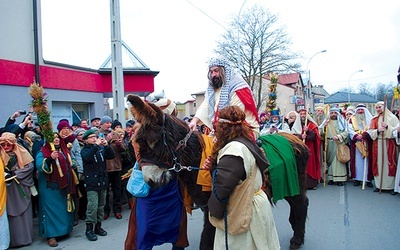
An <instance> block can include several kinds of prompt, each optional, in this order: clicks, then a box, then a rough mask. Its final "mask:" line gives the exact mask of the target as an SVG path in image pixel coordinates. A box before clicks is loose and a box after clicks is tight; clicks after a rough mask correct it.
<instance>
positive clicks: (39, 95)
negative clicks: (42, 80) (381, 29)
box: [29, 82, 64, 177]
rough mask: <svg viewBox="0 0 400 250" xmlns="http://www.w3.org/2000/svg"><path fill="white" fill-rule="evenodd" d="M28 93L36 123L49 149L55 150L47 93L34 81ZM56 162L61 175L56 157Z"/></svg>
mask: <svg viewBox="0 0 400 250" xmlns="http://www.w3.org/2000/svg"><path fill="white" fill-rule="evenodd" d="M29 94H30V95H31V97H32V101H31V107H32V109H33V111H34V112H35V113H36V115H37V119H38V123H39V125H40V128H41V130H42V134H43V137H44V139H45V140H46V142H48V143H49V144H50V147H51V150H52V151H55V147H54V132H53V124H52V122H51V119H50V111H49V110H48V109H47V98H48V97H47V94H46V92H45V91H44V89H43V87H42V86H40V85H39V83H36V82H34V83H32V84H31V85H30V86H29ZM56 164H57V168H58V172H59V173H60V176H61V177H63V176H64V174H63V173H62V171H61V167H60V163H59V162H58V159H56Z"/></svg>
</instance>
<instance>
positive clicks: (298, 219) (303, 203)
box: [285, 195, 308, 244]
mask: <svg viewBox="0 0 400 250" xmlns="http://www.w3.org/2000/svg"><path fill="white" fill-rule="evenodd" d="M285 200H286V201H287V202H288V203H289V205H290V215H289V222H290V225H292V229H293V237H292V239H291V240H290V243H292V242H294V243H297V244H303V243H304V234H305V232H306V219H307V210H308V198H307V197H305V199H303V197H302V196H301V195H295V196H287V197H285Z"/></svg>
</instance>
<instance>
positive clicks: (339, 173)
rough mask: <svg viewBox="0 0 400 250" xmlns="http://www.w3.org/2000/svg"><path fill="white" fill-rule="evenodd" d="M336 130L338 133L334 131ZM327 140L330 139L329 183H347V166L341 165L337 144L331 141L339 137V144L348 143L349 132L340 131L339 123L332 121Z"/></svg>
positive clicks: (328, 153)
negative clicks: (337, 156) (337, 155)
mask: <svg viewBox="0 0 400 250" xmlns="http://www.w3.org/2000/svg"><path fill="white" fill-rule="evenodd" d="M332 128H334V129H335V130H336V132H334V131H333V130H332ZM327 133H328V135H327V138H328V151H327V154H326V160H327V164H328V166H329V168H328V181H334V182H344V181H347V164H346V163H341V162H340V161H338V160H337V159H336V151H337V144H336V142H335V141H334V140H332V139H330V138H332V137H334V136H338V138H339V142H340V143H342V144H345V143H346V139H347V137H348V132H347V131H346V130H343V131H340V130H339V129H338V125H337V121H335V120H330V121H329V125H328V126H327Z"/></svg>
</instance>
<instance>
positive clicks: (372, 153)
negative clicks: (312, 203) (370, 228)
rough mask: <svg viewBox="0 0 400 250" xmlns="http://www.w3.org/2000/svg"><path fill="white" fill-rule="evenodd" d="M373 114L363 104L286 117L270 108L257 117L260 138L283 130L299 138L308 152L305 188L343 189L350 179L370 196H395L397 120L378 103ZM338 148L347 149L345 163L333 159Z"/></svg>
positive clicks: (399, 128) (320, 108)
mask: <svg viewBox="0 0 400 250" xmlns="http://www.w3.org/2000/svg"><path fill="white" fill-rule="evenodd" d="M375 113H376V115H375V116H373V115H372V113H371V111H370V110H368V109H367V107H366V105H365V104H362V103H360V104H358V105H357V106H356V107H352V106H350V107H348V108H347V109H345V110H341V109H339V108H338V107H329V106H326V105H321V106H317V107H316V109H315V113H314V114H312V115H310V114H308V112H307V111H306V110H305V109H301V110H299V111H290V112H288V113H287V114H286V115H279V112H278V110H273V111H272V112H270V113H269V114H266V113H265V112H263V113H261V114H260V120H261V121H262V125H261V127H260V135H265V134H271V133H279V132H288V133H292V134H294V135H296V136H298V137H299V138H300V139H302V140H303V142H304V143H305V144H306V145H307V146H308V148H309V149H310V154H311V155H310V159H309V161H308V166H307V188H308V189H311V190H312V189H317V186H318V185H319V184H320V183H324V184H328V185H338V186H343V184H344V183H345V182H347V181H348V180H351V181H352V182H353V185H354V186H360V185H361V184H363V187H365V185H366V186H367V187H370V188H374V189H373V190H374V191H375V192H382V190H384V191H387V192H390V193H391V194H393V195H396V194H397V193H398V192H399V190H400V187H399V181H400V171H397V167H398V166H399V163H398V145H400V139H399V132H400V124H399V118H398V117H397V116H396V115H395V114H393V113H392V112H391V111H390V110H389V109H388V108H386V107H385V106H384V102H382V101H380V102H377V103H376V104H375ZM268 116H269V119H266V117H268ZM343 145H346V146H348V147H349V149H350V150H349V159H348V160H347V161H345V160H342V159H341V158H340V157H338V150H341V149H339V147H341V146H343ZM324 178H325V179H324Z"/></svg>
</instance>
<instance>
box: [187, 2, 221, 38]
mask: <svg viewBox="0 0 400 250" xmlns="http://www.w3.org/2000/svg"><path fill="white" fill-rule="evenodd" d="M186 2H188V3H189V4H190V5H192V6H193V7H194V8H196V9H197V10H198V11H200V12H201V13H203V14H204V15H206V16H207V17H208V18H210V19H211V20H213V21H214V22H215V23H216V24H218V25H219V26H221V27H222V28H223V29H225V30H226V31H228V29H227V28H225V26H224V25H222V24H220V23H219V22H218V21H217V20H215V19H214V18H212V17H211V16H210V15H208V14H207V13H206V12H204V11H203V10H202V9H200V8H199V7H197V6H196V5H194V4H193V3H192V2H190V1H189V0H186Z"/></svg>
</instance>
